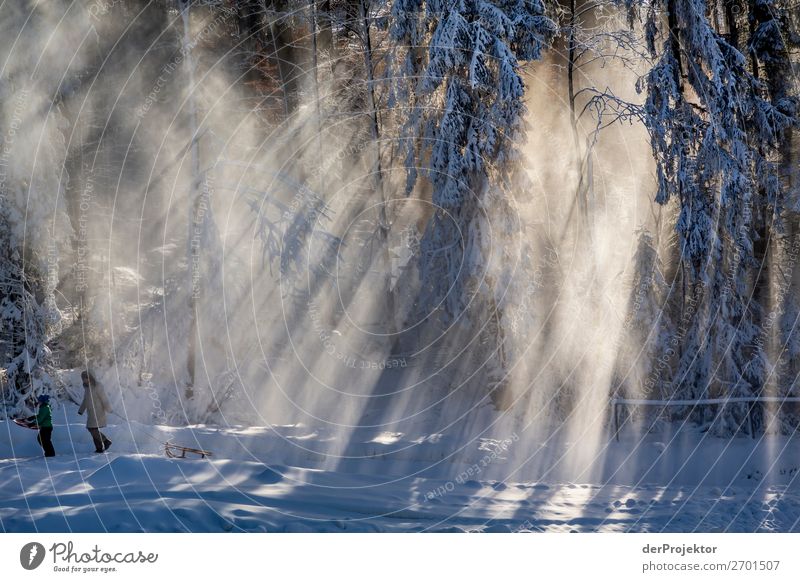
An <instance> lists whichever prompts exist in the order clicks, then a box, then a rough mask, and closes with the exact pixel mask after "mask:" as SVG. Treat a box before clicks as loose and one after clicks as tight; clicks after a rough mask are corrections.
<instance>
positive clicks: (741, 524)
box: [0, 405, 800, 532]
mask: <svg viewBox="0 0 800 582" xmlns="http://www.w3.org/2000/svg"><path fill="white" fill-rule="evenodd" d="M74 408H75V407H74V406H72V405H66V406H65V407H60V408H57V409H56V410H55V411H54V417H55V418H54V420H55V423H56V428H55V432H54V442H55V446H56V451H57V453H58V455H57V456H56V457H55V458H52V459H45V458H43V457H42V456H41V453H40V451H39V449H38V446H37V445H36V443H35V436H36V433H35V432H34V431H32V430H28V429H23V428H20V427H17V426H16V425H14V424H12V423H8V422H0V529H1V530H3V531H6V532H30V531H39V532H65V531H69V532H96V531H101V532H102V531H111V532H116V531H121V532H131V531H134V532H136V531H146V532H172V531H181V532H182V531H189V532H219V531H256V532H264V531H267V532H276V531H285V532H299V531H333V532H339V531H367V532H370V531H433V532H436V531H483V532H509V531H511V532H516V531H557V532H569V531H577V532H585V531H653V532H659V531H704V532H709V531H710V532H715V531H746V532H749V531H783V532H786V531H800V525H798V524H799V523H800V480H799V479H797V478H796V477H797V475H798V472H800V469H798V467H800V458H798V454H797V452H798V444H799V443H800V441H798V440H797V439H785V438H778V437H772V438H771V439H766V440H762V441H760V442H754V441H751V440H749V439H744V438H742V439H733V440H732V441H724V440H721V439H704V440H697V441H696V442H693V443H690V444H688V445H687V443H686V442H679V443H676V442H674V441H673V442H672V443H669V442H667V443H664V442H661V441H656V440H652V439H650V440H648V441H647V442H645V443H642V444H640V445H639V446H638V447H637V444H636V441H635V439H631V438H626V439H623V440H622V441H621V442H619V443H617V442H613V441H612V442H609V443H604V444H603V447H604V449H603V450H604V456H603V465H604V466H603V468H602V474H600V475H599V478H595V479H594V480H592V481H590V482H581V481H576V482H569V481H565V480H563V479H561V478H560V477H561V476H563V474H561V475H560V474H559V471H557V470H553V469H552V468H550V469H546V470H543V469H542V468H541V467H539V468H537V469H536V470H535V471H534V473H535V472H538V473H539V475H535V474H533V473H531V472H530V471H529V472H528V473H526V470H525V468H524V467H522V468H520V467H518V466H515V465H513V461H512V460H510V459H511V457H512V456H511V455H510V451H511V448H510V447H508V448H505V447H504V445H503V440H502V439H496V440H492V439H489V438H481V439H478V440H476V441H475V442H474V443H471V445H470V446H469V447H468V448H467V449H466V450H465V451H464V452H463V453H462V454H460V455H458V456H457V457H451V455H450V451H451V450H452V449H453V442H452V441H451V440H450V439H449V438H448V436H447V435H427V436H418V435H415V436H414V437H413V438H412V437H411V436H409V435H404V434H402V433H398V432H391V433H378V434H363V435H362V434H358V433H357V434H355V435H353V437H352V438H351V439H350V443H348V445H347V447H345V448H344V450H345V451H346V452H347V454H346V455H345V456H346V457H347V458H338V457H337V458H335V459H331V458H328V457H326V455H324V454H321V453H320V452H319V451H320V450H322V449H321V448H320V446H321V445H322V444H325V443H326V442H327V441H328V440H330V439H332V438H334V437H333V436H332V435H330V434H327V433H326V432H325V431H324V430H321V429H312V428H310V427H305V426H302V425H292V426H273V427H263V428H224V429H216V428H213V427H205V426H196V427H186V428H169V427H154V426H145V425H140V424H135V423H131V424H127V423H124V422H122V421H121V420H120V421H119V423H118V424H116V425H113V426H110V427H109V428H108V429H107V433H108V434H109V436H111V438H112V439H113V441H114V444H113V446H112V448H111V451H110V452H109V453H108V454H99V455H97V454H94V453H92V452H91V451H92V450H93V447H92V444H91V440H90V438H89V435H88V433H87V432H86V430H85V429H84V427H83V424H82V422H81V420H82V419H81V418H80V417H78V416H76V415H75V410H74ZM167 440H170V441H172V442H176V443H181V444H184V445H186V446H200V447H204V448H208V449H211V450H212V451H213V452H214V453H215V456H214V457H212V458H211V459H199V458H195V459H180V460H176V459H168V458H166V457H165V455H164V454H163V445H162V444H161V443H163V442H165V441H167ZM507 444H508V443H507ZM511 446H513V447H517V449H519V448H524V447H529V448H534V447H531V445H530V443H525V441H524V439H520V440H519V441H517V442H514V443H511ZM606 447H607V448H606ZM539 448H540V449H544V448H551V449H553V450H551V451H550V453H551V454H553V453H557V452H558V451H557V450H555V449H558V446H557V445H554V444H550V443H548V444H546V445H541V444H540V446H539ZM634 450H635V452H636V455H635V458H636V463H633V462H632V458H634V457H633V455H632V452H633V451H634ZM491 451H494V452H495V454H491ZM487 452H489V455H490V456H489V457H488V459H489V460H488V461H486V459H487ZM555 456H556V457H557V456H558V455H557V454H556V455H555ZM517 457H518V456H517ZM517 457H514V458H517Z"/></svg>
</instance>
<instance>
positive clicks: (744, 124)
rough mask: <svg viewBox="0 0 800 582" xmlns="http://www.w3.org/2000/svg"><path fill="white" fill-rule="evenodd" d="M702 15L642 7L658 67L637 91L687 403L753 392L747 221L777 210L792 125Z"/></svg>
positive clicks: (759, 379) (678, 3) (666, 2)
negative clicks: (652, 164) (681, 333)
mask: <svg viewBox="0 0 800 582" xmlns="http://www.w3.org/2000/svg"><path fill="white" fill-rule="evenodd" d="M659 8H663V9H664V11H665V12H666V23H664V22H662V19H661V16H660V12H659ZM708 9H709V6H708V5H707V4H706V2H705V0H663V1H661V2H654V3H652V4H651V5H650V6H649V13H648V16H647V21H646V31H647V41H648V46H649V49H650V51H651V53H652V54H653V56H654V57H657V59H658V60H657V62H656V64H655V66H654V67H653V68H652V70H651V71H650V72H649V74H648V75H647V77H646V80H645V83H644V84H643V86H642V89H646V91H647V100H646V105H645V108H646V120H645V124H646V126H647V128H648V130H649V132H650V137H651V146H652V148H653V153H654V156H655V159H656V163H657V186H658V192H657V196H656V200H657V201H658V202H660V203H662V204H664V203H666V202H667V201H668V200H670V199H671V198H673V197H675V198H677V199H678V201H679V203H680V215H679V217H678V220H677V224H676V232H677V235H678V239H679V244H680V250H681V259H680V260H681V272H682V274H683V276H684V278H685V279H684V281H683V285H684V286H685V287H684V288H685V289H686V295H685V297H684V309H685V308H686V307H687V305H689V304H691V305H692V306H693V308H694V309H696V313H695V315H694V317H693V319H692V323H691V326H690V329H689V331H688V332H687V334H686V338H685V342H684V345H683V346H682V353H681V356H680V361H679V365H678V369H677V371H676V375H675V381H674V395H675V396H678V397H688V398H700V397H706V396H722V397H725V396H731V397H732V396H742V395H753V394H758V393H760V391H761V388H762V386H763V383H764V381H765V377H766V373H767V369H768V364H767V358H766V353H765V351H764V350H763V348H762V347H760V345H759V344H758V342H757V341H756V339H757V336H758V335H759V333H760V327H759V321H760V319H761V317H762V312H763V307H762V305H760V304H759V303H758V301H757V297H755V296H754V294H753V290H754V286H755V285H756V281H754V279H753V272H754V266H756V264H757V261H756V257H755V254H754V245H755V244H756V242H757V241H758V239H759V233H758V229H757V223H758V222H759V221H764V220H765V217H770V216H773V215H775V214H777V213H779V212H780V208H781V204H782V202H783V192H782V188H781V184H780V181H779V179H778V171H777V163H776V156H777V154H778V153H779V149H780V146H781V143H782V137H783V135H784V134H785V132H786V130H787V128H788V127H790V126H791V125H792V123H794V111H793V110H789V109H787V108H786V107H785V106H784V105H785V104H784V103H782V102H776V101H773V100H771V99H770V98H769V96H768V95H767V94H766V91H765V88H764V85H763V84H762V82H761V81H760V80H759V78H758V77H757V76H756V75H755V74H754V72H753V71H752V70H751V68H750V67H748V63H747V59H746V57H745V55H744V54H743V53H742V51H741V50H740V49H741V47H739V46H737V45H736V44H735V43H734V44H732V43H731V42H729V41H730V39H731V36H730V34H729V35H728V37H727V38H726V37H725V36H723V35H722V34H720V33H719V32H718V31H717V30H715V28H714V26H713V25H712V23H711V21H710V20H709V16H708V14H709V10H708ZM728 25H729V27H734V26H735V25H736V23H735V22H728ZM659 33H660V37H661V46H660V47H659V46H657V43H658V40H659V39H658V37H659ZM704 410H706V409H704ZM746 415H747V406H746V405H742V404H736V405H730V406H724V407H723V409H722V411H721V412H720V413H719V414H717V416H716V417H715V419H714V420H715V423H716V425H715V426H716V428H715V430H716V431H717V432H719V433H720V434H731V433H734V432H737V431H738V430H740V429H741V428H742V427H743V426H744V427H746V426H747V423H746V420H747V419H746ZM708 420H711V419H710V418H709V419H708Z"/></svg>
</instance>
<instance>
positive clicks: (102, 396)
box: [78, 371, 112, 453]
mask: <svg viewBox="0 0 800 582" xmlns="http://www.w3.org/2000/svg"><path fill="white" fill-rule="evenodd" d="M81 380H83V390H84V392H83V402H82V403H81V407H80V408H79V409H78V414H83V413H84V412H86V414H87V415H86V430H88V431H89V434H91V435H92V440H93V441H94V448H95V451H94V452H95V453H103V452H105V451H107V450H108V447H110V446H111V441H110V440H109V438H108V437H107V436H106V435H104V434H103V433H102V432H100V429H101V428H103V427H105V426H106V414H107V413H109V412H112V410H111V403H110V402H109V401H108V396H106V392H105V390H103V386H102V385H101V384H100V383H99V382H98V381H97V380H96V379H95V377H94V376H93V375H92V373H91V372H89V371H84V372H82V373H81Z"/></svg>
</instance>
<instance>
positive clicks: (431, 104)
mask: <svg viewBox="0 0 800 582" xmlns="http://www.w3.org/2000/svg"><path fill="white" fill-rule="evenodd" d="M392 15H393V27H392V36H393V39H394V40H395V42H396V43H397V47H398V50H397V52H396V54H395V63H396V66H397V67H398V73H397V77H398V78H397V85H396V88H395V97H394V98H395V99H396V101H397V103H398V105H399V106H400V107H403V108H405V109H404V111H405V119H404V126H403V131H402V134H401V146H402V149H403V155H404V158H405V166H406V170H407V177H408V178H407V191H408V192H411V190H412V189H413V188H414V186H415V184H416V182H417V179H418V176H419V169H420V168H422V175H423V177H425V178H427V180H428V181H429V182H430V184H431V186H432V194H431V201H432V203H433V205H434V207H435V211H434V214H433V216H432V218H431V219H430V221H429V223H428V226H427V229H426V231H425V233H424V235H423V238H422V243H421V253H420V254H421V257H420V263H419V270H420V280H421V285H422V290H421V294H420V301H419V307H420V309H421V311H423V312H427V311H428V310H430V309H431V308H432V307H436V306H440V307H439V309H438V314H439V317H440V318H441V319H442V320H443V321H452V320H453V319H454V318H457V317H460V316H462V315H463V312H464V310H465V307H466V306H467V305H468V304H470V305H471V308H474V309H475V312H476V313H482V314H485V317H486V318H487V319H486V322H485V323H484V325H483V330H484V332H488V333H490V334H493V338H494V341H493V342H491V343H492V345H493V354H492V356H491V357H490V358H489V359H488V360H487V361H486V368H487V369H488V375H489V376H490V379H489V383H490V390H491V389H493V385H494V384H497V383H500V382H501V379H502V378H503V377H504V375H505V371H504V368H505V366H506V363H505V361H504V359H505V356H504V353H503V351H504V346H503V341H502V337H503V324H502V321H503V296H504V295H505V292H506V291H507V288H508V284H509V283H510V281H509V278H508V272H507V271H504V269H505V268H509V267H513V266H514V265H516V264H518V260H514V259H515V257H514V256H513V255H514V249H513V245H509V244H508V243H509V240H510V237H512V236H513V233H514V232H515V230H516V231H518V229H519V225H518V224H516V222H515V214H514V212H513V202H512V200H511V196H512V193H511V188H512V184H513V182H514V171H515V169H516V166H515V163H514V162H515V161H516V160H517V150H516V147H517V145H518V144H520V143H521V142H522V140H523V139H524V134H525V128H524V125H523V115H524V113H525V105H524V102H523V97H524V83H523V80H522V77H521V75H520V70H519V69H520V62H521V61H531V60H536V59H539V58H540V56H541V54H542V50H543V49H544V48H545V47H546V46H547V45H548V43H549V42H550V40H551V39H552V37H553V36H554V34H555V33H556V26H555V24H554V23H553V21H552V20H550V19H549V18H548V17H547V16H546V15H545V7H544V5H543V3H542V2H540V1H538V0H536V1H523V0H506V1H489V0H395V2H394V3H393V6H392ZM498 248H499V249H501V250H498ZM492 254H494V256H491V255H492ZM504 254H509V255H512V256H511V257H508V256H506V257H504V256H503V255H504ZM509 258H510V259H511V260H507V259H509ZM516 258H517V259H518V257H516ZM504 259H506V260H504ZM475 323H477V322H475ZM484 343H486V342H484Z"/></svg>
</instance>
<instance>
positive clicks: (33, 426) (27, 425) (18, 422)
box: [14, 418, 39, 430]
mask: <svg viewBox="0 0 800 582" xmlns="http://www.w3.org/2000/svg"><path fill="white" fill-rule="evenodd" d="M14 424H16V425H17V426H21V427H22V428H30V429H32V430H39V427H38V426H36V423H35V422H31V421H30V420H25V419H24V418H15V419H14Z"/></svg>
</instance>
